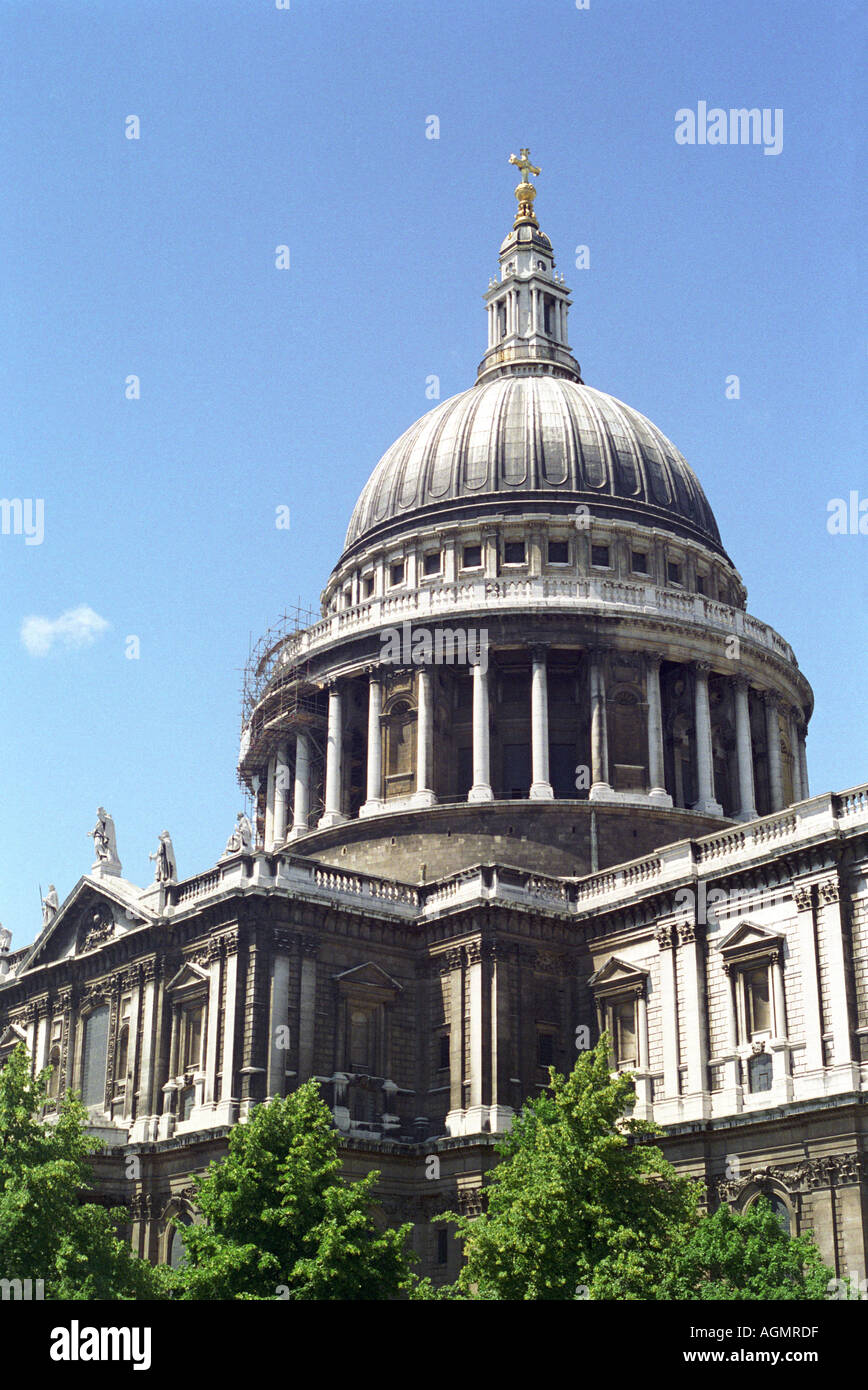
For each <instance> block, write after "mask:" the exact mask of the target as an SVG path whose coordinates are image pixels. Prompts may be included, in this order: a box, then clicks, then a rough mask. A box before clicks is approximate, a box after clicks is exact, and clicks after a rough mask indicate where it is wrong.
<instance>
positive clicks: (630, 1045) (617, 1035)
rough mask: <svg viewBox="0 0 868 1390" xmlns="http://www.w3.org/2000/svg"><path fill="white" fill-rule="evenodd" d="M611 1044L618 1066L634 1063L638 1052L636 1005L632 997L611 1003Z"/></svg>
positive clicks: (627, 1065) (633, 1064) (637, 1057)
mask: <svg viewBox="0 0 868 1390" xmlns="http://www.w3.org/2000/svg"><path fill="white" fill-rule="evenodd" d="M612 1044H613V1048H614V1052H615V1061H616V1062H617V1064H618V1066H619V1067H630V1066H635V1065H636V1063H637V1061H638V1060H639V1053H638V1049H637V1046H636V1005H635V1004H634V1002H633V1000H632V999H625V1000H623V1001H622V1002H620V1003H618V1004H613V1005H612Z"/></svg>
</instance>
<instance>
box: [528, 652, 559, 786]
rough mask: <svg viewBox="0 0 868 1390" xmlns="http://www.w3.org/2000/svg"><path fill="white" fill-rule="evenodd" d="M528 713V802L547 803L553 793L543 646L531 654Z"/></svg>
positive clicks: (546, 681)
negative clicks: (529, 781) (529, 770)
mask: <svg viewBox="0 0 868 1390" xmlns="http://www.w3.org/2000/svg"><path fill="white" fill-rule="evenodd" d="M530 711H531V713H530V723H531V766H532V769H533V771H532V781H531V787H530V799H531V801H551V800H552V799H553V798H554V792H553V791H552V785H551V782H550V781H549V696H548V680H547V674H546V649H545V647H534V648H533V650H532V652H531V678H530Z"/></svg>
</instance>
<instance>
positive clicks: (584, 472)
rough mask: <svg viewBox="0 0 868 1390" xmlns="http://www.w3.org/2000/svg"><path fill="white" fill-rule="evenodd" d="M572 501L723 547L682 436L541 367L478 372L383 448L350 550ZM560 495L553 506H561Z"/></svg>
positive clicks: (354, 520) (353, 526)
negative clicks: (475, 516) (444, 524)
mask: <svg viewBox="0 0 868 1390" xmlns="http://www.w3.org/2000/svg"><path fill="white" fill-rule="evenodd" d="M512 500H515V502H516V503H517V504H519V505H520V506H521V507H522V508H523V509H524V510H525V511H527V510H528V509H529V508H530V507H533V508H535V507H537V506H539V508H540V509H541V510H545V511H551V510H553V509H554V510H561V509H562V510H564V511H569V510H572V509H574V508H575V507H576V505H577V504H579V503H585V504H587V506H588V507H589V509H590V512H591V515H592V516H598V517H606V516H608V517H614V518H620V519H623V520H626V521H635V522H637V523H638V524H640V525H645V526H654V527H659V528H661V529H663V530H668V531H671V532H675V533H676V534H678V535H681V536H683V537H686V538H688V539H693V540H698V541H700V542H702V543H704V544H705V545H708V546H710V547H711V548H712V549H713V550H716V551H717V552H719V553H720V554H724V551H723V548H722V545H721V540H720V533H719V531H718V528H717V523H716V522H715V519H714V515H713V513H712V510H711V507H710V506H709V504H708V500H707V498H706V496H705V493H704V492H703V490H702V487H701V486H700V484H699V481H698V479H697V477H696V475H695V473H694V472H693V470H692V468H691V467H690V465H689V464H688V463H687V460H686V459H685V458H684V457H683V455H682V454H681V453H680V452H679V451H678V449H676V447H675V445H674V444H672V443H671V441H670V440H668V439H667V438H666V436H665V435H664V434H663V433H662V432H661V431H660V430H659V429H658V428H657V426H656V425H654V424H653V423H652V422H651V421H650V420H649V419H647V418H646V417H645V416H644V415H641V414H640V413H639V411H637V410H633V409H632V408H631V407H630V406H628V405H625V404H624V403H623V402H622V401H619V400H616V399H615V397H614V396H609V395H606V394H605V392H603V391H597V390H595V389H594V388H593V387H591V386H586V385H584V384H582V383H581V382H579V381H576V380H571V379H568V378H566V377H560V376H556V375H549V374H546V373H545V371H544V370H543V371H542V372H540V371H539V369H537V372H536V373H534V372H533V371H530V372H528V373H527V374H515V375H505V376H501V377H497V378H495V379H493V380H489V381H483V382H478V383H477V384H476V385H475V386H473V387H471V388H470V389H469V390H467V391H463V392H461V394H460V395H457V396H453V397H451V398H450V399H449V400H447V401H443V402H442V404H440V405H438V406H437V407H436V408H435V409H434V410H431V411H429V412H428V414H427V415H423V416H422V418H421V420H417V421H416V423H415V424H414V425H411V426H410V428H409V429H408V430H406V431H405V433H404V434H402V435H401V437H400V439H398V440H397V441H396V442H395V443H394V444H393V445H392V446H391V448H390V449H388V450H387V451H386V453H385V454H384V455H383V457H382V458H381V460H380V462H379V463H378V465H377V467H376V468H375V469H374V472H373V473H372V475H371V477H370V479H369V480H368V482H367V484H366V486H365V488H364V490H363V492H362V494H361V496H360V497H359V500H358V502H357V503H356V506H355V509H354V511H353V514H352V517H351V519H350V524H349V528H348V530H347V536H346V543H345V549H349V548H350V547H352V546H354V545H355V544H356V542H357V541H360V540H361V539H362V538H371V539H372V538H373V537H374V536H375V535H380V534H388V533H392V532H395V531H398V530H402V529H404V526H406V525H413V526H418V525H420V524H425V523H426V521H428V520H430V522H431V523H432V524H433V523H434V522H437V521H441V520H444V519H445V518H446V516H455V515H456V514H457V515H463V514H465V513H466V512H467V511H468V509H472V510H473V511H474V512H477V513H478V512H484V511H486V510H497V511H500V512H502V511H504V510H508V509H509V506H510V502H511V501H512ZM553 504H554V506H553Z"/></svg>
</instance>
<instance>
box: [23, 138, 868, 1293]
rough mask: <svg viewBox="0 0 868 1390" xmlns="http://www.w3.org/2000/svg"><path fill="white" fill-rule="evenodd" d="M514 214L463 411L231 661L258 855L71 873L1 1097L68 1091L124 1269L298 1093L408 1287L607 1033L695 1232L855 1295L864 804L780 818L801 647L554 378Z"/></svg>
mask: <svg viewBox="0 0 868 1390" xmlns="http://www.w3.org/2000/svg"><path fill="white" fill-rule="evenodd" d="M524 157H525V155H524V154H523V156H522V158H523V159H524ZM530 167H531V166H530V165H529V163H528V168H530ZM520 190H521V192H520V194H519V212H518V216H517V218H516V222H515V226H514V228H513V231H512V232H511V233H510V235H509V236H508V237H507V238H506V240H505V241H504V243H503V246H502V248H501V256H500V276H499V279H492V281H491V283H490V286H489V291H488V293H487V295H486V305H487V310H486V312H487V317H488V346H487V350H486V353H485V357H484V358H483V362H482V365H481V367H480V372H479V378H478V381H477V385H476V386H475V387H473V388H472V389H471V390H470V391H469V392H465V393H463V394H462V395H461V396H458V397H455V398H453V400H452V401H451V402H444V403H443V404H442V405H441V406H438V407H437V408H436V409H435V410H434V411H432V412H430V414H429V415H427V416H425V417H424V418H423V420H422V421H420V422H418V424H417V425H416V426H413V427H412V428H411V430H409V431H408V432H407V434H406V435H404V436H402V438H401V439H400V440H399V441H398V442H397V443H396V445H395V446H393V448H392V449H391V450H390V451H388V453H387V454H386V455H385V456H384V459H383V460H382V461H381V464H380V466H379V467H378V468H377V469H376V470H375V472H374V474H373V475H372V477H371V480H370V482H369V484H368V486H367V487H366V488H365V489H364V491H363V493H362V496H361V498H360V500H359V503H358V505H357V507H356V509H355V511H354V514H353V518H352V520H351V523H350V527H349V531H348V533H347V541H346V546H345V549H344V553H343V554H342V556H341V557H340V559H339V561H338V564H337V565H336V566H335V569H334V570H333V572H332V575H331V576H330V578H329V580H328V582H327V585H326V588H325V590H324V593H323V597H322V612H321V615H320V617H319V618H318V619H317V620H316V621H314V622H310V623H307V624H306V625H305V624H302V625H299V624H298V623H294V624H293V623H284V624H282V625H280V626H279V627H278V629H277V630H276V631H272V632H270V633H268V634H266V636H265V637H264V638H263V639H262V642H261V643H260V645H259V647H258V648H257V650H256V652H255V653H254V657H253V660H252V661H251V664H250V666H249V668H248V672H247V676H246V679H245V689H244V717H243V725H242V735H241V748H240V755H239V763H238V775H239V779H240V782H241V785H242V787H243V788H244V789H245V791H246V792H247V793H248V795H249V796H250V798H251V801H250V819H249V820H248V819H247V818H246V817H245V816H244V815H239V818H238V824H237V827H236V831H235V833H234V835H233V837H232V840H231V841H230V845H229V847H227V851H226V852H224V854H223V856H222V857H221V858H220V859H219V860H218V861H217V863H216V864H215V865H214V866H213V867H211V868H209V869H207V870H206V871H205V872H204V873H201V874H199V875H197V876H195V877H193V878H189V879H185V880H183V881H180V882H178V881H176V880H175V878H174V867H173V860H172V859H171V857H166V856H165V855H164V858H163V860H162V861H160V862H161V863H162V866H163V868H162V872H161V871H160V867H159V862H158V881H157V882H155V883H154V884H153V885H152V886H151V887H149V888H146V889H144V890H143V889H141V888H139V887H137V886H135V885H134V884H132V883H129V882H128V881H127V880H126V879H124V878H123V876H122V873H121V868H120V865H119V864H118V863H117V861H116V857H111V858H106V857H105V853H104V854H103V856H102V858H101V860H100V861H99V862H98V863H97V865H95V866H94V869H93V870H92V871H91V873H89V874H87V875H85V876H84V877H83V878H81V879H80V880H79V882H78V883H77V884H76V886H75V888H74V889H73V890H72V892H71V893H70V894H69V895H68V896H67V897H66V899H65V901H64V902H63V903H62V904H60V903H57V902H55V901H54V900H53V899H52V901H51V902H48V901H46V906H45V914H46V920H45V922H44V925H43V929H42V931H41V933H40V935H39V936H38V938H37V940H36V942H35V944H34V945H33V946H32V947H29V948H27V949H26V950H23V951H17V952H15V953H10V951H9V949H8V944H7V945H6V946H4V945H3V940H2V936H3V934H0V1063H2V1060H3V1057H4V1056H5V1055H8V1053H9V1052H10V1051H11V1050H12V1049H13V1048H14V1047H15V1046H16V1045H17V1044H18V1043H19V1042H24V1043H25V1045H26V1047H27V1050H28V1052H29V1054H30V1056H31V1058H32V1063H33V1067H34V1069H39V1068H42V1067H45V1066H50V1067H51V1069H52V1070H51V1101H50V1104H51V1105H54V1104H56V1100H57V1097H58V1096H59V1095H60V1094H61V1093H62V1092H63V1091H64V1090H66V1089H69V1088H72V1089H76V1090H79V1091H81V1092H82V1093H83V1098H84V1101H85V1103H86V1105H87V1107H88V1110H89V1114H90V1121H91V1124H92V1126H93V1128H94V1130H95V1131H96V1132H97V1133H98V1134H99V1136H100V1137H101V1138H103V1139H104V1140H105V1141H106V1144H107V1146H108V1147H107V1149H106V1152H105V1153H104V1155H103V1156H102V1157H101V1158H100V1159H99V1160H98V1163H97V1172H98V1177H99V1187H100V1190H101V1192H102V1194H103V1196H104V1197H105V1198H106V1200H113V1201H119V1202H126V1203H128V1204H129V1207H130V1213H131V1239H132V1242H133V1245H134V1247H135V1248H136V1249H137V1250H138V1251H140V1252H141V1253H143V1254H146V1255H147V1256H148V1257H149V1258H151V1259H154V1260H167V1259H169V1260H171V1259H174V1258H176V1257H177V1254H178V1245H177V1240H173V1236H172V1227H171V1225H170V1218H171V1217H173V1216H176V1217H180V1218H181V1219H182V1220H193V1219H195V1211H194V1208H193V1204H192V1190H191V1183H192V1179H193V1177H194V1176H195V1175H196V1174H198V1173H201V1172H202V1171H203V1170H204V1168H205V1167H206V1166H207V1164H208V1162H209V1161H210V1160H212V1159H214V1158H217V1157H219V1156H221V1155H222V1154H223V1153H225V1150H226V1143H227V1136H228V1134H229V1133H230V1131H231V1128H232V1126H233V1125H234V1124H236V1123H240V1122H244V1121H245V1120H246V1119H247V1118H248V1117H249V1115H250V1113H251V1110H252V1108H253V1107H255V1106H256V1105H257V1104H259V1103H261V1102H262V1101H264V1100H265V1099H267V1098H268V1097H272V1096H282V1095H285V1094H287V1093H288V1092H290V1091H291V1090H292V1089H293V1088H294V1087H296V1086H298V1085H299V1084H300V1083H301V1082H303V1081H305V1080H307V1079H309V1078H315V1079H316V1080H317V1081H318V1083H319V1085H320V1088H321V1092H322V1095H323V1096H324V1098H325V1100H326V1102H327V1103H328V1105H329V1106H330V1107H331V1110H332V1114H333V1117H334V1122H335V1126H336V1128H337V1130H338V1132H339V1134H340V1135H341V1142H342V1151H343V1155H344V1160H345V1170H346V1172H347V1174H348V1175H349V1176H356V1175H359V1174H361V1173H364V1172H368V1171H370V1170H371V1169H374V1168H376V1169H378V1170H379V1171H380V1172H381V1175H382V1176H381V1179H380V1183H379V1188H378V1192H379V1198H380V1202H381V1206H382V1215H383V1219H384V1220H386V1221H404V1220H408V1221H411V1222H412V1223H413V1226H414V1241H415V1244H416V1248H417V1250H418V1252H419V1255H420V1259H421V1261H422V1267H423V1269H424V1270H425V1271H426V1272H428V1273H430V1274H432V1276H433V1277H434V1278H435V1279H436V1280H441V1281H442V1280H445V1279H447V1278H449V1279H451V1278H452V1277H454V1275H455V1273H456V1260H457V1252H456V1248H455V1244H454V1242H452V1241H450V1239H449V1237H448V1232H447V1231H446V1229H445V1227H444V1225H443V1223H442V1221H438V1220H437V1218H438V1216H439V1215H440V1214H442V1213H443V1212H445V1211H448V1210H450V1209H451V1210H454V1209H456V1208H457V1209H458V1210H461V1211H464V1212H471V1213H472V1212H475V1211H478V1210H480V1206H481V1202H482V1200H483V1196H482V1190H483V1185H484V1179H485V1175H486V1174H487V1173H488V1172H489V1171H490V1169H491V1167H492V1165H493V1164H494V1162H495V1161H496V1154H495V1149H494V1145H495V1142H496V1136H497V1135H498V1134H502V1133H503V1132H504V1131H506V1130H507V1129H508V1128H509V1126H510V1124H511V1121H512V1117H513V1116H514V1114H515V1113H516V1111H517V1110H518V1109H519V1108H520V1107H521V1105H522V1104H523V1103H524V1102H525V1101H526V1100H527V1099H528V1098H530V1097H534V1096H536V1095H538V1094H539V1093H540V1091H541V1090H542V1089H543V1088H544V1087H545V1086H546V1084H547V1079H548V1067H549V1065H550V1064H553V1065H554V1066H555V1067H557V1068H558V1069H559V1070H561V1071H566V1070H569V1069H570V1068H571V1066H572V1064H573V1062H574V1059H575V1056H576V1048H577V1046H580V1047H581V1046H586V1045H591V1044H592V1043H593V1042H594V1040H595V1039H596V1038H597V1037H598V1036H599V1034H600V1032H601V1030H603V1029H605V1030H606V1031H607V1032H608V1033H609V1034H610V1035H611V1037H612V1040H613V1041H612V1046H613V1058H612V1065H613V1067H615V1068H618V1069H621V1070H628V1071H630V1072H631V1073H632V1074H633V1075H634V1076H635V1080H636V1105H635V1110H636V1114H637V1116H641V1117H645V1118H649V1119H654V1120H655V1121H656V1122H657V1123H659V1124H660V1125H662V1126H663V1128H664V1131H665V1138H664V1140H663V1145H664V1148H665V1149H666V1150H667V1152H668V1153H669V1156H670V1157H671V1158H672V1159H673V1161H674V1162H675V1163H676V1164H677V1165H678V1166H679V1167H680V1168H682V1169H683V1170H685V1171H687V1172H690V1173H693V1174H695V1175H696V1176H697V1177H701V1178H702V1179H703V1180H704V1181H705V1183H706V1184H707V1187H708V1192H709V1200H710V1201H711V1202H712V1203H717V1202H720V1201H727V1202H731V1203H733V1204H735V1205H737V1206H740V1207H744V1206H745V1205H747V1204H749V1203H750V1202H751V1201H753V1200H754V1199H755V1198H756V1196H757V1195H758V1194H759V1193H761V1192H762V1193H765V1194H767V1195H768V1196H769V1197H770V1198H771V1199H772V1201H773V1203H774V1204H775V1206H776V1208H777V1210H778V1212H779V1214H780V1216H781V1219H782V1220H786V1221H787V1222H788V1223H789V1225H790V1228H791V1229H792V1230H794V1231H801V1230H805V1229H809V1228H810V1229H813V1230H814V1232H815V1235H816V1237H817V1239H818V1242H819V1244H820V1248H821V1250H822V1251H823V1254H824V1256H825V1257H826V1259H827V1260H828V1261H829V1263H830V1264H833V1265H834V1266H835V1269H836V1271H837V1272H839V1273H842V1274H843V1273H847V1272H850V1271H856V1270H860V1271H864V1270H865V1268H866V1248H865V1245H866V1224H865V1217H864V1210H863V1208H864V1187H863V1152H864V1148H865V1144H866V1132H868V1125H866V1107H865V1101H864V1096H865V1092H866V1089H868V964H866V962H868V877H866V876H868V867H866V866H868V788H866V787H859V788H857V789H856V790H854V791H852V792H847V793H843V794H840V795H831V794H827V795H823V796H816V797H813V798H811V797H810V795H809V788H808V771H807V760H806V744H805V739H806V734H807V726H808V721H809V719H810V717H811V714H812V712H813V695H812V693H811V689H810V686H809V685H808V682H807V681H806V679H805V677H804V675H803V674H802V672H801V671H800V670H799V667H798V663H797V661H796V658H795V655H794V653H793V650H792V648H791V647H790V646H789V644H788V643H787V642H786V641H785V639H784V638H783V637H781V636H780V635H779V634H778V633H776V632H774V631H773V629H771V628H770V627H768V625H767V624H765V623H763V622H761V621H760V620H759V619H757V618H755V617H753V616H752V615H750V614H749V613H748V612H747V608H746V601H747V591H746V589H745V586H744V583H743V582H742V580H741V577H740V575H739V574H738V572H737V571H736V570H735V567H734V565H733V564H732V561H731V560H730V559H729V557H728V556H727V554H726V552H725V551H724V549H723V546H722V543H721V540H720V536H719V533H718V530H717V525H716V522H715V520H714V517H713V515H712V513H711V509H710V507H709V505H708V502H707V500H706V498H705V496H704V494H703V492H702V489H701V487H700V485H699V483H698V481H697V479H696V477H695V475H694V474H693V472H692V470H691V469H690V468H689V466H688V464H687V463H686V461H685V460H684V459H683V458H682V456H681V455H680V454H679V453H678V451H677V450H676V449H675V447H674V445H672V444H671V443H670V442H669V441H668V440H667V439H665V437H664V436H663V435H662V434H661V433H660V431H659V430H657V429H656V427H655V426H653V425H652V424H651V422H650V421H648V420H646V419H645V417H644V416H640V415H639V414H638V412H635V411H632V410H631V409H630V408H629V407H627V406H625V405H623V403H621V402H618V401H616V400H614V398H612V397H610V396H606V395H604V394H603V393H602V392H599V391H595V390H593V389H592V388H590V387H586V386H585V384H584V382H583V381H582V378H581V376H580V373H579V366H578V363H577V362H576V361H575V359H574V358H573V356H572V355H571V352H570V349H569V346H568V337H567V318H568V309H569V291H568V290H567V288H566V286H565V285H564V282H563V278H562V277H561V276H558V275H557V274H556V272H555V269H554V257H553V254H552V248H551V244H550V242H549V241H548V238H547V237H545V236H544V234H543V233H541V232H540V231H539V227H538V224H537V222H536V219H535V216H534V214H533V193H534V190H533V188H532V186H531V185H529V184H527V183H522V184H521V185H520ZM517 192H518V190H517ZM101 813H102V816H103V820H102V822H101V824H102V825H103V826H106V825H109V826H110V825H111V819H110V817H107V816H106V815H105V813H104V812H102V808H101ZM251 820H252V822H253V823H252V825H251V823H250V822H251ZM112 836H113V829H112ZM110 838H111V837H110ZM165 838H166V840H167V843H168V844H169V846H170V844H171V842H170V841H169V840H168V837H165ZM103 841H104V842H105V843H106V844H107V843H108V841H107V840H105V836H104V835H103V837H102V839H101V840H100V843H103ZM96 843H97V841H96V840H95V844H96Z"/></svg>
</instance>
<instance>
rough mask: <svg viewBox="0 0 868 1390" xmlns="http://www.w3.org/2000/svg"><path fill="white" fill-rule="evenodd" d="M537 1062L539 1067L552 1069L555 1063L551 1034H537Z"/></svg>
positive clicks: (553, 1040)
mask: <svg viewBox="0 0 868 1390" xmlns="http://www.w3.org/2000/svg"><path fill="white" fill-rule="evenodd" d="M536 1055H537V1062H538V1063H539V1065H540V1066H541V1067H553V1066H554V1062H555V1039H554V1034H552V1033H537V1035H536Z"/></svg>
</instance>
